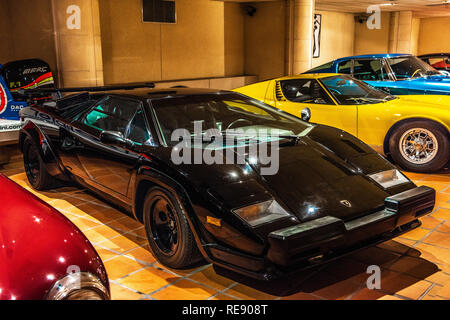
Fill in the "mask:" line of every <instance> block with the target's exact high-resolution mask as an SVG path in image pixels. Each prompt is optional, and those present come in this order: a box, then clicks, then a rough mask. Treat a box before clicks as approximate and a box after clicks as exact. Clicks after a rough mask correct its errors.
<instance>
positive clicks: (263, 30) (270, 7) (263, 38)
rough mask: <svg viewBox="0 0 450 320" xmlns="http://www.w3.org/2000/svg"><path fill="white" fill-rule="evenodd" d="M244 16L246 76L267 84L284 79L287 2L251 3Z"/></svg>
mask: <svg viewBox="0 0 450 320" xmlns="http://www.w3.org/2000/svg"><path fill="white" fill-rule="evenodd" d="M251 5H252V6H254V7H255V8H256V9H257V12H256V13H255V15H254V16H253V17H250V16H248V15H245V19H244V29H245V36H244V39H245V40H244V45H245V74H249V75H257V76H258V78H259V80H266V79H271V78H275V77H280V76H283V75H284V72H285V70H284V68H285V64H284V59H285V27H286V21H285V16H286V8H285V2H284V1H276V2H266V3H264V2H261V3H252V4H251Z"/></svg>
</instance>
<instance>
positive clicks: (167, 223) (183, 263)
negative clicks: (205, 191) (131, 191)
mask: <svg viewBox="0 0 450 320" xmlns="http://www.w3.org/2000/svg"><path fill="white" fill-rule="evenodd" d="M143 210H144V225H145V230H146V233H147V238H148V242H149V244H150V247H151V249H152V251H153V254H154V255H155V257H156V258H157V259H158V260H159V261H160V262H161V263H162V264H163V265H165V266H167V267H169V268H173V269H182V268H186V267H188V266H190V265H192V264H194V263H195V262H197V261H198V260H199V259H198V258H199V256H200V253H199V251H198V248H197V245H196V243H195V239H194V235H193V234H192V231H191V229H190V227H189V223H188V221H187V218H186V216H185V211H184V209H183V207H182V206H181V205H180V204H179V203H178V201H177V199H176V198H175V197H174V196H173V195H172V194H171V193H170V192H168V191H166V190H164V189H162V188H159V187H155V188H152V189H150V190H149V191H148V192H147V195H146V197H145V200H144V206H143Z"/></svg>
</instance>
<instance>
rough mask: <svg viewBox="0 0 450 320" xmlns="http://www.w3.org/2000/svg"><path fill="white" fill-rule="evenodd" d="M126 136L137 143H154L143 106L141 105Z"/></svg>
mask: <svg viewBox="0 0 450 320" xmlns="http://www.w3.org/2000/svg"><path fill="white" fill-rule="evenodd" d="M125 137H126V138H127V139H129V140H131V141H133V142H135V143H137V144H147V143H148V144H151V145H153V140H152V139H151V136H150V133H149V129H148V127H147V122H146V121H145V115H144V111H143V110H142V108H141V107H139V109H138V111H137V112H136V115H135V116H134V118H133V120H132V121H131V123H130V125H129V127H128V129H127V132H126V135H125Z"/></svg>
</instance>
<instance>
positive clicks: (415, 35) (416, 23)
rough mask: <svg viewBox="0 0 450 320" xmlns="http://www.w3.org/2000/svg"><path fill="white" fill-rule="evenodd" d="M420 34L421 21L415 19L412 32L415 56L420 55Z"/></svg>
mask: <svg viewBox="0 0 450 320" xmlns="http://www.w3.org/2000/svg"><path fill="white" fill-rule="evenodd" d="M419 34H420V19H419V18H414V19H413V21H412V31H411V53H412V54H413V55H418V51H419Z"/></svg>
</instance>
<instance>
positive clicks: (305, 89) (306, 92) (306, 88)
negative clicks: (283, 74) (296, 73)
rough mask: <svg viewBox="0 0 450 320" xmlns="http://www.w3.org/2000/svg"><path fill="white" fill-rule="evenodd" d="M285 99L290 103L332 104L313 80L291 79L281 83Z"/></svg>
mask: <svg viewBox="0 0 450 320" xmlns="http://www.w3.org/2000/svg"><path fill="white" fill-rule="evenodd" d="M281 90H282V91H283V95H284V96H285V98H286V99H287V100H289V101H292V102H299V103H313V104H334V103H333V101H332V100H331V99H330V97H329V96H328V94H327V93H326V92H325V90H324V89H323V88H322V86H321V85H320V84H319V83H318V82H317V80H315V79H292V80H284V81H281Z"/></svg>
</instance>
